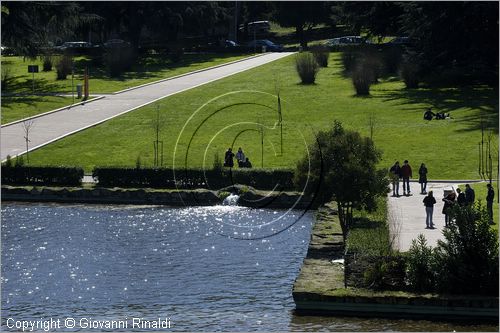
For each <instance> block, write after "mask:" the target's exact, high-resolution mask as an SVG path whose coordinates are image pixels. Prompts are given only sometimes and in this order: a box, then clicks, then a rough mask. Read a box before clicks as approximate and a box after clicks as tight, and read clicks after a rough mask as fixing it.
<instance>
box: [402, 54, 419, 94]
mask: <svg viewBox="0 0 500 333" xmlns="http://www.w3.org/2000/svg"><path fill="white" fill-rule="evenodd" d="M400 75H401V78H402V79H403V81H404V82H405V85H406V88H408V89H414V88H418V84H419V81H420V77H419V76H420V73H419V66H418V64H417V63H416V61H414V60H413V59H405V60H404V61H403V63H402V64H401V70H400Z"/></svg>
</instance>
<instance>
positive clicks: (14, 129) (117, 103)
mask: <svg viewBox="0 0 500 333" xmlns="http://www.w3.org/2000/svg"><path fill="white" fill-rule="evenodd" d="M290 54H292V52H282V53H266V54H264V55H262V56H258V57H253V58H250V59H247V60H243V61H238V62H233V63H230V64H227V65H224V66H220V67H216V68H212V69H208V70H203V71H198V72H193V73H191V74H189V75H183V76H181V77H177V78H174V79H171V80H166V81H162V82H158V83H155V84H150V85H147V86H144V87H139V88H135V89H132V90H129V91H125V92H122V93H119V94H116V95H111V96H106V97H104V98H102V99H100V100H98V101H94V102H91V103H87V104H84V105H78V106H73V107H72V108H70V109H66V110H63V111H59V112H54V113H51V114H48V115H45V116H41V117H38V118H36V119H35V120H34V125H33V128H32V129H31V131H30V140H31V142H30V147H31V149H30V150H33V149H36V148H39V147H41V146H44V145H46V144H48V143H50V142H53V141H56V140H58V139H60V138H62V137H65V136H67V135H70V134H73V133H76V132H78V131H81V130H83V129H85V128H88V127H91V126H95V125H97V124H99V123H102V122H104V121H106V120H108V119H111V118H113V117H116V116H118V115H121V114H123V113H127V112H130V111H132V110H135V109H137V108H139V107H141V106H144V105H147V104H150V103H153V102H154V101H156V100H159V99H162V98H164V97H167V96H170V95H173V94H177V93H179V92H182V91H185V90H188V89H191V88H195V87H197V86H200V85H203V84H207V83H209V82H212V81H215V80H219V79H222V78H225V77H227V76H230V75H233V74H236V73H240V72H243V71H246V70H248V69H252V68H255V67H258V66H261V65H263V64H266V63H269V62H271V61H274V60H277V59H280V58H283V57H286V56H288V55H290ZM25 152H26V143H25V140H24V130H23V124H22V123H17V124H12V125H8V126H4V127H2V128H1V154H0V155H1V160H2V161H3V160H4V159H5V158H6V157H7V155H10V156H16V155H18V154H22V153H25Z"/></svg>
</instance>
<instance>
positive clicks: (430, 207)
mask: <svg viewBox="0 0 500 333" xmlns="http://www.w3.org/2000/svg"><path fill="white" fill-rule="evenodd" d="M423 202H424V206H425V224H426V227H425V228H426V229H434V223H432V214H433V213H434V205H435V204H436V199H435V198H434V196H433V194H432V191H429V194H427V196H426V197H425V198H424V200H423Z"/></svg>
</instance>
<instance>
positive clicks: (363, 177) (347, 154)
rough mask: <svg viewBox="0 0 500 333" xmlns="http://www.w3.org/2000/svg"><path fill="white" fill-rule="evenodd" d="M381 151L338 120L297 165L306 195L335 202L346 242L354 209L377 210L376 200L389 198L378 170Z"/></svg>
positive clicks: (301, 184) (299, 178)
mask: <svg viewBox="0 0 500 333" xmlns="http://www.w3.org/2000/svg"><path fill="white" fill-rule="evenodd" d="M380 157H381V152H380V151H379V150H377V149H376V148H375V146H374V144H373V141H372V140H371V139H370V138H366V137H361V135H359V133H358V132H355V131H350V130H345V129H344V128H343V127H342V124H341V123H340V122H338V121H335V123H334V125H333V128H332V129H330V130H329V131H324V132H319V133H318V134H317V136H316V143H314V144H312V145H310V147H309V156H306V157H304V158H303V159H302V160H300V161H299V162H298V164H297V172H296V179H295V180H296V183H297V184H298V185H299V186H301V188H304V186H305V184H313V185H312V186H311V185H308V186H307V187H306V192H308V193H313V191H317V192H316V193H317V196H316V198H317V200H319V202H320V203H325V202H328V201H332V200H334V201H336V203H337V207H338V213H339V220H340V225H341V227H342V232H343V235H344V239H345V238H346V237H347V234H348V232H349V228H350V226H351V223H352V210H353V209H356V208H364V209H367V210H368V211H371V210H374V209H375V208H376V197H377V196H382V195H386V194H387V192H388V180H387V178H386V171H385V170H377V169H376V164H377V163H378V161H379V160H380Z"/></svg>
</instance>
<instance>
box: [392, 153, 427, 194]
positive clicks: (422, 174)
mask: <svg viewBox="0 0 500 333" xmlns="http://www.w3.org/2000/svg"><path fill="white" fill-rule="evenodd" d="M389 174H390V177H391V183H392V196H393V197H399V181H400V179H402V180H403V195H405V196H409V195H411V190H410V178H411V177H413V172H412V169H411V166H410V163H409V162H408V160H405V161H404V162H403V165H402V166H400V165H399V161H396V163H394V165H393V166H392V167H391V168H390V169H389ZM418 182H419V183H420V194H427V167H426V166H425V164H424V163H422V164H421V165H420V168H419V169H418Z"/></svg>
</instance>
